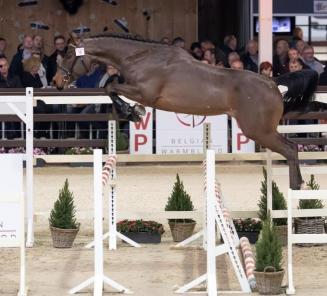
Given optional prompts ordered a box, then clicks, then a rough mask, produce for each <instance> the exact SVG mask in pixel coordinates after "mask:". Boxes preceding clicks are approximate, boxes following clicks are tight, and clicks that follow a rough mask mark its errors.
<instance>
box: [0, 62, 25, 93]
mask: <svg viewBox="0 0 327 296" xmlns="http://www.w3.org/2000/svg"><path fill="white" fill-rule="evenodd" d="M21 87H23V85H22V83H21V81H20V78H19V76H12V75H10V74H9V64H8V60H7V58H6V57H3V56H2V57H0V88H21Z"/></svg>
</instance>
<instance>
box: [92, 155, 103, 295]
mask: <svg viewBox="0 0 327 296" xmlns="http://www.w3.org/2000/svg"><path fill="white" fill-rule="evenodd" d="M93 163H94V168H93V184H94V185H93V187H94V188H93V196H94V198H93V202H94V214H95V215H94V296H96V295H102V289H103V242H102V234H103V224H102V216H103V212H102V211H103V200H102V198H103V197H102V179H101V176H102V151H101V150H99V149H96V150H94V161H93Z"/></svg>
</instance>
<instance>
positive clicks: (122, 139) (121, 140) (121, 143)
mask: <svg viewBox="0 0 327 296" xmlns="http://www.w3.org/2000/svg"><path fill="white" fill-rule="evenodd" d="M116 126H117V128H116V150H117V151H122V150H126V149H128V140H127V137H126V135H124V134H123V133H122V132H121V131H120V129H119V124H118V122H117V123H116Z"/></svg>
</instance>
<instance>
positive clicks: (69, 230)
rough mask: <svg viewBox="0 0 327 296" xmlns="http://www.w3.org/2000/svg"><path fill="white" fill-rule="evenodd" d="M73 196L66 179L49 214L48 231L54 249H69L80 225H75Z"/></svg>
mask: <svg viewBox="0 0 327 296" xmlns="http://www.w3.org/2000/svg"><path fill="white" fill-rule="evenodd" d="M75 214H76V209H75V205H74V195H73V193H72V192H71V191H70V190H69V183H68V179H66V181H65V184H64V187H63V188H62V189H61V190H59V197H58V199H57V200H56V202H55V203H54V206H53V209H52V210H51V213H50V218H49V224H50V231H51V236H52V241H53V246H54V247H55V248H71V247H72V245H73V242H74V240H75V238H76V235H77V233H78V231H79V227H80V224H79V223H77V221H76V218H75Z"/></svg>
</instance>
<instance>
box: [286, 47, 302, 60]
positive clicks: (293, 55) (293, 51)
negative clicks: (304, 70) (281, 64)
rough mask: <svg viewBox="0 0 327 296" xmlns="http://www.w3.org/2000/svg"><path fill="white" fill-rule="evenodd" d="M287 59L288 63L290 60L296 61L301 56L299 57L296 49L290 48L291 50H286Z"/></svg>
mask: <svg viewBox="0 0 327 296" xmlns="http://www.w3.org/2000/svg"><path fill="white" fill-rule="evenodd" d="M288 58H289V60H290V61H291V60H296V59H299V58H301V55H300V53H299V51H298V50H297V49H296V48H294V47H292V48H290V49H289V50H288Z"/></svg>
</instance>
